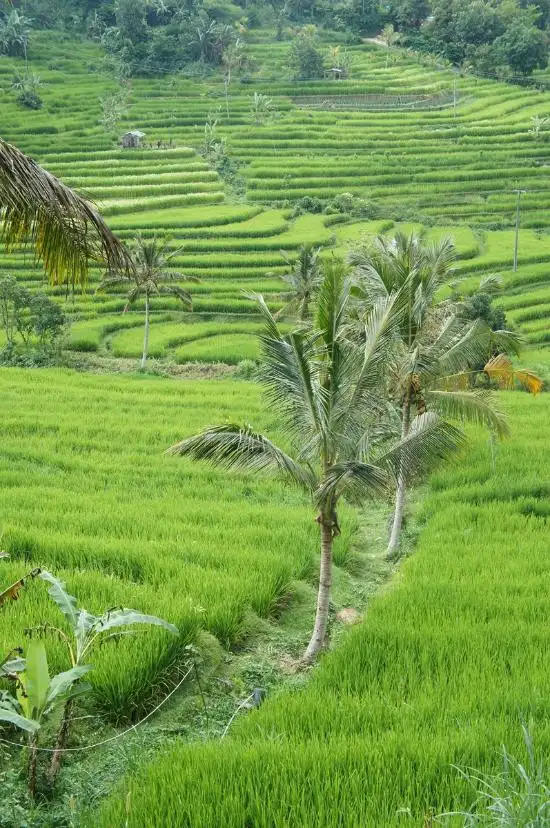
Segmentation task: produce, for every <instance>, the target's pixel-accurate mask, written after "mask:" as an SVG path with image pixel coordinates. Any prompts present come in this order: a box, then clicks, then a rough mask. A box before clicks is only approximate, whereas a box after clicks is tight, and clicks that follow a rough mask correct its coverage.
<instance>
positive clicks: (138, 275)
mask: <svg viewBox="0 0 550 828" xmlns="http://www.w3.org/2000/svg"><path fill="white" fill-rule="evenodd" d="M180 249H181V248H180ZM180 249H178V250H171V249H170V248H169V247H168V244H167V242H165V241H164V242H161V241H158V240H157V239H152V241H149V242H148V241H145V240H144V239H142V238H141V237H139V236H138V237H137V238H136V239H135V241H134V245H133V248H132V249H131V250H130V258H131V260H132V263H133V269H132V272H131V273H127V272H126V271H123V272H118V271H115V272H111V273H108V274H107V276H106V277H105V278H104V279H103V281H102V282H101V284H100V285H99V288H98V290H106V289H108V288H111V287H118V286H123V287H124V286H126V287H128V293H127V295H126V299H127V302H126V305H125V307H124V313H126V312H127V311H128V310H129V308H130V307H131V306H132V305H133V304H134V302H136V301H137V300H138V299H140V298H141V297H143V298H144V300H145V331H144V335H143V356H142V358H141V368H142V369H143V368H145V366H146V364H147V356H148V351H149V327H150V309H151V299H152V298H153V297H155V296H174V297H175V298H176V299H179V300H180V302H181V303H182V305H183V306H184V308H186V309H187V310H191V308H192V299H191V295H190V294H189V293H188V291H186V290H183V288H181V287H179V285H174V284H166V283H167V282H173V281H175V280H183V279H184V276H183V275H182V274H181V273H174V272H172V271H168V270H166V268H167V266H168V262H169V261H170V259H172V258H173V257H174V256H176V255H177V254H178V253H179V252H180Z"/></svg>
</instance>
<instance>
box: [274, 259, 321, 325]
mask: <svg viewBox="0 0 550 828" xmlns="http://www.w3.org/2000/svg"><path fill="white" fill-rule="evenodd" d="M320 255H321V248H320V247H311V245H302V247H300V250H299V252H298V258H297V259H296V261H295V262H293V261H291V260H290V259H289V258H288V256H287V255H286V253H284V252H283V251H282V250H281V256H282V257H283V258H284V260H285V262H286V263H287V265H288V267H289V269H288V271H287V273H285V274H284V276H283V277H282V278H283V280H284V281H285V282H286V284H287V285H288V287H289V290H288V292H287V293H286V294H285V299H286V300H287V304H286V305H285V307H284V308H282V309H281V310H280V311H279V315H280V316H297V317H298V319H300V320H301V321H302V322H303V321H304V320H306V319H307V318H308V317H309V313H310V306H311V303H312V301H313V299H314V298H315V295H316V293H317V292H318V290H319V288H320V286H321V283H322V281H323V277H322V273H321V261H320Z"/></svg>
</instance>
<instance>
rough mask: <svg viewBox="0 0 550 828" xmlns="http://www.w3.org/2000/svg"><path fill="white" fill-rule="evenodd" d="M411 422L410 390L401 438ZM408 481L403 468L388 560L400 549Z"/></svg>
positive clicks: (404, 409)
mask: <svg viewBox="0 0 550 828" xmlns="http://www.w3.org/2000/svg"><path fill="white" fill-rule="evenodd" d="M410 423H411V397H410V391H409V392H407V395H406V397H405V402H404V403H403V422H402V425H401V439H402V440H404V439H405V437H406V436H407V435H408V433H409V429H410ZM406 494H407V489H406V483H405V470H404V469H403V468H402V471H401V473H400V474H399V478H398V481H397V490H396V493H395V510H394V513H393V522H392V528H391V533H390V540H389V543H388V548H387V550H386V557H387V559H388V560H392V559H393V558H394V557H395V556H396V554H397V550H398V549H399V541H400V540H401V529H402V527H403V515H404V513H405V501H406Z"/></svg>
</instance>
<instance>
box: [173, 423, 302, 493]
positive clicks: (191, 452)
mask: <svg viewBox="0 0 550 828" xmlns="http://www.w3.org/2000/svg"><path fill="white" fill-rule="evenodd" d="M167 453H168V454H172V455H179V456H184V457H191V458H193V459H194V460H206V461H208V462H210V463H212V464H213V465H215V466H221V467H222V468H226V469H244V470H246V471H250V472H262V471H271V472H276V473H279V474H281V475H283V477H286V478H287V479H288V480H291V481H292V482H293V483H295V484H297V485H298V486H300V487H301V488H303V489H306V490H308V491H310V492H311V491H313V489H314V487H315V477H314V475H313V473H312V471H311V470H310V469H309V468H308V467H306V466H302V465H300V464H299V463H297V462H296V461H295V460H293V459H292V457H290V456H289V455H288V454H286V453H285V452H284V451H282V450H281V449H280V448H278V447H277V446H275V445H274V444H273V443H272V442H271V441H270V440H268V439H267V437H264V436H263V435H262V434H256V433H255V432H253V431H252V429H251V428H250V427H249V426H238V425H231V424H230V425H220V426H212V427H211V428H208V429H206V431H203V432H202V433H201V434H197V435H196V436H195V437H189V438H188V439H186V440H182V442H181V443H176V445H174V446H172V447H171V448H170V449H168V452H167Z"/></svg>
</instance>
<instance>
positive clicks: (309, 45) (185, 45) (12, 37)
mask: <svg viewBox="0 0 550 828" xmlns="http://www.w3.org/2000/svg"><path fill="white" fill-rule="evenodd" d="M3 3H4V9H3V11H1V12H0V14H1V20H0V54H7V55H11V56H17V55H24V54H25V53H26V49H27V45H28V41H29V37H30V35H31V32H32V29H33V28H38V29H40V28H55V27H62V28H68V29H70V30H73V31H77V32H81V33H84V34H85V35H86V36H88V37H90V38H92V39H94V40H97V41H100V42H101V44H102V46H103V47H104V48H105V50H106V51H107V53H108V54H109V55H111V56H112V58H113V60H114V62H115V64H116V66H117V67H118V69H119V71H122V68H123V70H124V71H125V72H126V73H127V74H129V75H157V74H164V73H167V72H172V71H178V70H181V69H182V68H184V67H189V66H191V67H192V66H193V65H195V64H199V65H201V66H204V65H206V66H210V67H216V66H222V67H225V70H226V71H229V72H230V71H231V69H232V68H234V67H239V66H242V64H243V63H245V62H246V57H245V55H244V51H243V42H242V38H243V35H244V34H245V33H246V31H247V30H248V29H250V28H258V27H272V28H273V29H275V31H276V36H277V39H279V40H286V39H289V40H293V41H295V42H294V43H293V46H292V48H293V55H292V57H293V60H294V62H295V63H297V64H298V65H299V67H300V70H299V76H300V77H301V79H303V78H304V77H306V78H314V77H318V76H320V75H322V72H323V71H324V65H323V60H322V54H321V50H320V46H319V38H318V36H317V32H316V31H312V30H311V28H310V27H311V26H312V25H314V26H315V27H323V26H330V28H331V29H332V30H335V29H336V30H340V31H342V32H343V33H344V34H345V35H346V36H347V37H348V38H349V40H350V42H357V41H358V40H359V39H360V38H361V37H364V36H369V35H375V34H377V33H380V32H383V38H384V39H385V40H386V42H387V43H388V45H392V43H393V42H395V41H399V42H400V43H401V45H405V46H411V47H413V48H415V49H417V50H420V51H426V52H432V53H435V54H437V55H439V56H440V57H441V58H444V59H445V60H447V61H450V62H451V63H453V64H460V65H464V66H466V67H467V68H469V69H472V70H474V71H476V72H478V73H483V74H488V73H493V74H497V75H498V76H499V77H501V78H502V79H505V80H506V79H512V78H514V77H516V76H528V75H530V74H531V73H532V72H533V71H534V70H536V69H544V68H545V67H546V66H547V64H548V42H549V37H548V36H549V24H550V0H388V2H379V0H335V2H331V3H329V2H327V0H321V2H318V0H252V1H251V0H235V2H232V0H3ZM304 26H306V27H307V28H306V29H305V30H304V29H303V27H304Z"/></svg>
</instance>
